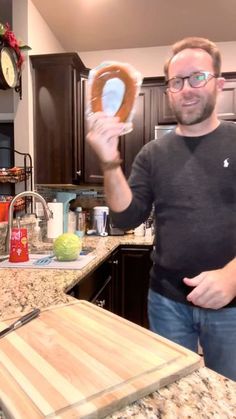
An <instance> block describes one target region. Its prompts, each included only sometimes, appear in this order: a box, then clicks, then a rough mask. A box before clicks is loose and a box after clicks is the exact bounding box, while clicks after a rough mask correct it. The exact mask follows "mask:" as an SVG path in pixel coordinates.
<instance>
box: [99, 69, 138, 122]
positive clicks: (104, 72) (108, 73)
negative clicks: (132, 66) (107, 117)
mask: <svg viewBox="0 0 236 419" xmlns="http://www.w3.org/2000/svg"><path fill="white" fill-rule="evenodd" d="M113 78H119V79H120V80H122V81H123V83H124V84H125V92H124V97H123V100H122V103H121V105H120V107H119V109H118V111H117V112H116V114H115V116H118V117H119V118H120V122H125V121H127V119H128V117H129V114H130V112H131V110H132V108H133V105H134V101H135V98H136V94H137V81H136V80H135V79H134V78H133V77H132V76H131V75H130V72H129V71H128V69H126V68H125V67H124V66H122V65H119V64H111V65H108V66H105V67H102V68H100V69H99V70H97V72H96V73H95V76H94V80H93V83H92V86H91V110H92V112H102V111H103V107H102V92H103V88H104V86H105V84H106V82H107V81H108V80H110V79H113Z"/></svg>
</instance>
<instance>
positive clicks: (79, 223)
mask: <svg viewBox="0 0 236 419" xmlns="http://www.w3.org/2000/svg"><path fill="white" fill-rule="evenodd" d="M75 214H76V227H75V234H77V236H79V237H81V238H82V237H84V235H85V231H86V217H85V212H84V211H83V210H82V208H81V207H77V208H76V209H75Z"/></svg>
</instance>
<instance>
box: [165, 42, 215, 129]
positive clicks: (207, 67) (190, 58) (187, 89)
mask: <svg viewBox="0 0 236 419" xmlns="http://www.w3.org/2000/svg"><path fill="white" fill-rule="evenodd" d="M198 71H209V72H210V73H211V74H213V75H214V69H213V63H212V58H211V56H210V55H209V54H208V53H207V52H206V51H204V50H202V49H185V50H183V51H181V52H179V53H178V54H176V55H175V56H174V57H173V59H172V60H171V62H170V65H169V74H168V79H169V80H170V79H172V78H173V77H186V76H189V75H190V74H192V73H194V72H198ZM217 82H218V81H217V79H216V78H214V77H213V78H211V79H210V80H209V81H208V82H207V84H206V85H205V86H204V87H198V88H193V87H191V86H190V85H189V83H188V80H187V79H185V81H184V86H183V89H182V90H180V91H179V92H177V93H171V92H170V91H169V89H168V98H169V103H170V106H171V108H172V111H173V113H174V115H175V117H176V119H177V122H178V123H180V124H181V125H194V124H197V123H200V122H202V121H205V120H206V119H207V118H209V117H210V116H211V115H212V113H213V111H214V108H215V105H216V98H217V91H218V85H217Z"/></svg>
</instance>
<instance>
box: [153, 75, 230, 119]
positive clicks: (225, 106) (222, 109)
mask: <svg viewBox="0 0 236 419" xmlns="http://www.w3.org/2000/svg"><path fill="white" fill-rule="evenodd" d="M222 77H224V78H225V85H224V88H223V90H222V91H221V92H220V94H219V96H218V99H217V106H216V109H217V115H218V117H219V118H220V119H225V120H229V121H234V120H236V72H230V73H223V74H222ZM156 83H157V84H158V93H157V95H158V111H157V113H158V117H157V119H158V124H159V125H161V124H173V123H176V119H175V116H174V114H173V112H172V110H171V107H170V105H169V101H168V97H167V95H166V94H165V89H166V88H165V86H164V78H163V79H162V80H161V79H160V78H159V77H158V78H157V79H156Z"/></svg>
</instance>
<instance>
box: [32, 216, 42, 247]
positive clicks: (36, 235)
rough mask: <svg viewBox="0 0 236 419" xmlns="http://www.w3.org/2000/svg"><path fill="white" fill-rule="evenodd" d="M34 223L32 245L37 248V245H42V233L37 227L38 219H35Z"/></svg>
mask: <svg viewBox="0 0 236 419" xmlns="http://www.w3.org/2000/svg"><path fill="white" fill-rule="evenodd" d="M35 222H36V224H35V226H34V229H33V243H34V245H35V246H37V245H38V244H41V243H42V232H41V228H40V226H39V222H40V219H39V218H36V220H35Z"/></svg>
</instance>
